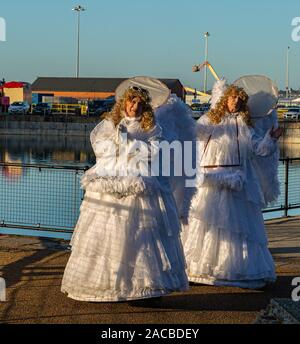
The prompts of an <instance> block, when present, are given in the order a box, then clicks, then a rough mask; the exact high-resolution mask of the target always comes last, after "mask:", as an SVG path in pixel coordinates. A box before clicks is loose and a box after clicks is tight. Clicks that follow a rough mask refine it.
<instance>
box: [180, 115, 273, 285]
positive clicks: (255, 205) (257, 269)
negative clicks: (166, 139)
mask: <svg viewBox="0 0 300 344" xmlns="http://www.w3.org/2000/svg"><path fill="white" fill-rule="evenodd" d="M198 133H199V135H198V140H199V141H198V143H199V145H198V156H197V167H198V171H197V174H198V178H197V179H198V185H197V187H196V188H195V189H194V190H192V189H190V188H188V189H186V195H185V199H186V202H188V200H189V201H190V207H189V210H188V211H189V213H188V223H187V224H186V225H184V229H183V233H182V241H183V246H184V252H185V258H186V263H187V274H188V278H189V281H192V282H195V283H203V284H210V285H223V286H237V287H245V288H260V287H263V286H264V285H265V284H266V283H267V282H272V281H274V280H275V278H276V277H275V267H274V262H273V259H272V256H271V254H270V252H269V250H268V247H267V245H268V240H267V236H266V232H265V228H264V220H263V216H262V211H261V209H262V208H263V207H264V206H265V204H266V202H265V199H264V195H263V192H262V189H261V186H260V183H259V179H258V176H257V173H256V171H255V168H254V166H255V165H254V164H253V161H254V160H255V157H256V156H261V157H262V156H268V155H270V154H272V153H273V152H274V150H275V149H276V140H274V139H273V138H271V136H270V134H269V132H267V134H266V135H265V136H264V137H260V136H259V135H258V134H257V133H256V132H255V131H254V130H253V128H251V127H249V126H247V125H246V124H245V123H244V121H243V119H242V118H241V115H239V114H238V113H235V114H229V113H228V114H226V115H225V116H224V118H223V119H222V121H221V122H220V123H219V124H217V125H213V124H210V121H209V118H208V116H207V115H204V116H202V117H201V118H200V119H199V121H198ZM187 208H188V207H187ZM186 216H187V214H186Z"/></svg>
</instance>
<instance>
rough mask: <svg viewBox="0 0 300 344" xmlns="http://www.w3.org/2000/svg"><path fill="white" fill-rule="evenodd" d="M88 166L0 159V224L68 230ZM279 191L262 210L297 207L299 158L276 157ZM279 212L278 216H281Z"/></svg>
mask: <svg viewBox="0 0 300 344" xmlns="http://www.w3.org/2000/svg"><path fill="white" fill-rule="evenodd" d="M86 169H88V167H76V166H58V165H45V164H43V165H41V164H22V163H0V228H1V227H3V228H17V229H20V230H38V231H49V232H64V233H72V231H73V229H74V227H75V225H76V222H77V219H78V216H79V208H80V205H81V202H82V199H83V195H84V191H83V190H82V189H81V188H80V177H81V176H82V175H83V173H84V172H85V170H86ZM279 180H280V181H281V186H280V187H281V195H280V197H279V198H278V201H277V202H276V204H273V205H272V206H269V207H268V208H266V209H264V210H263V212H265V213H269V212H278V211H279V212H281V213H282V214H281V215H283V216H288V213H289V210H292V209H296V208H299V209H300V158H292V159H290V158H286V159H280V165H279ZM281 215H279V216H281Z"/></svg>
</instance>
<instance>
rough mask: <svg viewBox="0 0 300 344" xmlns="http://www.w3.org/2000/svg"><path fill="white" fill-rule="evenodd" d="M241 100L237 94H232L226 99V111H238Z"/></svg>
mask: <svg viewBox="0 0 300 344" xmlns="http://www.w3.org/2000/svg"><path fill="white" fill-rule="evenodd" d="M242 102H243V101H242V99H241V98H240V97H239V96H238V95H237V94H232V95H231V96H229V97H228V100H227V107H228V111H229V112H231V113H233V112H238V111H239V110H240V108H241V105H242Z"/></svg>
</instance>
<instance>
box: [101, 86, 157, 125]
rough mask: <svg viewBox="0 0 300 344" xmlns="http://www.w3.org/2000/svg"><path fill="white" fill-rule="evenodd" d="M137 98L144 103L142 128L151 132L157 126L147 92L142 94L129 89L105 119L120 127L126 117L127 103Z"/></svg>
mask: <svg viewBox="0 0 300 344" xmlns="http://www.w3.org/2000/svg"><path fill="white" fill-rule="evenodd" d="M136 97H137V98H139V99H140V100H141V103H142V119H141V127H142V129H143V130H145V131H149V130H151V129H152V128H153V127H154V125H155V117H154V112H153V109H152V106H151V104H150V101H151V98H150V96H149V94H148V93H147V92H140V91H139V90H136V89H132V88H128V89H127V90H126V91H125V92H124V95H123V96H122V98H121V99H119V100H118V102H117V103H116V104H115V105H114V107H113V109H112V110H111V112H110V113H108V114H107V115H106V116H105V118H107V119H110V120H112V121H113V123H114V124H115V125H118V124H119V123H120V121H121V119H122V118H123V117H124V113H125V106H126V102H127V101H132V100H133V99H134V98H136Z"/></svg>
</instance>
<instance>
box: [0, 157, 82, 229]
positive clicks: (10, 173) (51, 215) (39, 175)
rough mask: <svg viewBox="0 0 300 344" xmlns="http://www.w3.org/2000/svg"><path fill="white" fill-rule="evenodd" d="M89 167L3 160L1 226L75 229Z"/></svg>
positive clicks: (0, 202) (0, 197) (0, 192)
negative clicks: (82, 179) (83, 184)
mask: <svg viewBox="0 0 300 344" xmlns="http://www.w3.org/2000/svg"><path fill="white" fill-rule="evenodd" d="M86 169H87V167H76V166H58V165H45V164H43V165H41V164H20V163H0V227H5V228H19V229H25V230H28V229H30V230H39V231H54V232H65V233H69V232H72V231H73V229H74V226H75V224H76V221H77V218H78V215H79V207H80V204H81V201H82V199H83V190H82V189H81V188H80V177H81V176H82V175H83V173H84V171H85V170H86Z"/></svg>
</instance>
